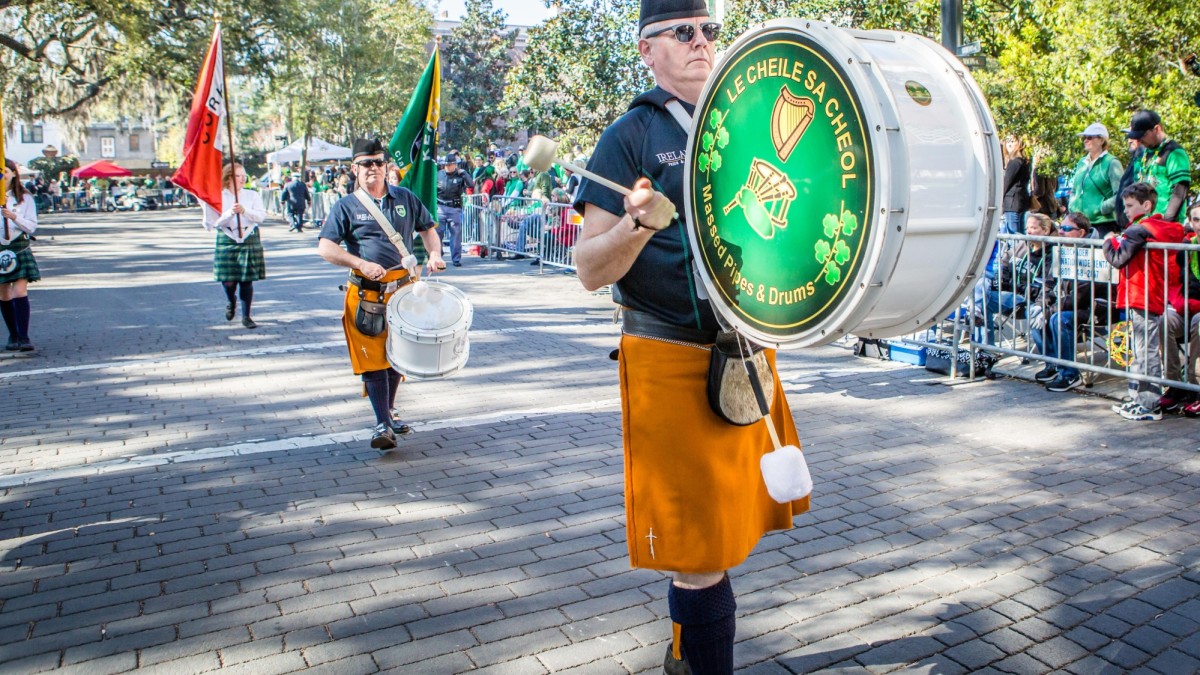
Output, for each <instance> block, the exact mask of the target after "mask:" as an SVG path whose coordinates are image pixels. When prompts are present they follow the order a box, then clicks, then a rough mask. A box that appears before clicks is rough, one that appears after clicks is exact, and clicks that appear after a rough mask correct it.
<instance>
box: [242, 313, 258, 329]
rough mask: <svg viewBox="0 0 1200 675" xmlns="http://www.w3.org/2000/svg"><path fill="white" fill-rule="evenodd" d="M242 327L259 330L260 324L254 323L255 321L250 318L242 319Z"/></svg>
mask: <svg viewBox="0 0 1200 675" xmlns="http://www.w3.org/2000/svg"><path fill="white" fill-rule="evenodd" d="M242 326H244V327H246V328H258V324H256V323H254V319H251V318H250V317H248V316H247V317H242Z"/></svg>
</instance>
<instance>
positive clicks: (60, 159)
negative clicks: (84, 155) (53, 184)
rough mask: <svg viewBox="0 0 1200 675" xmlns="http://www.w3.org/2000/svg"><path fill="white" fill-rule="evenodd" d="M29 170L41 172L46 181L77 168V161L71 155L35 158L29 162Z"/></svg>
mask: <svg viewBox="0 0 1200 675" xmlns="http://www.w3.org/2000/svg"><path fill="white" fill-rule="evenodd" d="M29 168H31V169H34V170H36V171H41V172H42V175H43V176H45V177H46V179H47V180H49V179H51V178H58V177H59V175H61V174H63V173H66V172H68V171H70V170H71V169H78V168H79V159H78V158H77V157H74V156H72V155H58V156H56V157H45V156H42V157H35V158H34V159H31V160H29Z"/></svg>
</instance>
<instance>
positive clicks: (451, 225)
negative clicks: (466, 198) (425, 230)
mask: <svg viewBox="0 0 1200 675" xmlns="http://www.w3.org/2000/svg"><path fill="white" fill-rule="evenodd" d="M437 210H438V222H440V223H441V224H442V228H443V229H444V230H445V231H446V232H447V233H449V235H450V237H449V244H450V262H453V263H458V262H462V209H461V208H458V207H454V206H442V205H441V204H438V209H437Z"/></svg>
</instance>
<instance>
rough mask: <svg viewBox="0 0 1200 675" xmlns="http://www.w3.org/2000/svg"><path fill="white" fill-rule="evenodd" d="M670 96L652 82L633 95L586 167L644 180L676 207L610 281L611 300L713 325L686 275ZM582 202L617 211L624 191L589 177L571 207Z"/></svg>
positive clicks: (679, 134)
mask: <svg viewBox="0 0 1200 675" xmlns="http://www.w3.org/2000/svg"><path fill="white" fill-rule="evenodd" d="M672 98H674V96H672V95H671V94H669V93H667V91H666V90H664V89H662V88H660V87H655V88H654V89H651V90H650V91H648V92H646V93H644V94H642V95H641V96H638V97H637V98H636V99H634V100H633V103H631V104H630V105H629V112H627V113H625V114H624V115H623V116H621V118H620V119H618V120H617V121H616V122H614V123H613V124H612V126H610V127H608V129H606V130H605V131H604V134H603V135H602V136H601V137H600V143H599V144H598V145H597V146H596V152H595V153H593V155H592V158H591V160H590V161H589V162H588V168H589V169H591V170H592V171H594V172H595V173H597V174H599V175H601V176H604V177H605V178H608V179H610V180H612V181H613V182H615V183H617V184H618V185H626V186H632V185H633V184H634V182H635V181H636V180H637V179H638V178H641V177H643V176H644V177H646V178H649V179H650V181H651V183H652V184H653V185H654V188H655V189H656V190H658V191H659V192H662V193H663V194H664V195H666V196H667V197H668V198H669V199H670V200H671V202H672V203H674V204H675V210H676V212H678V213H679V217H678V218H677V219H676V220H675V221H674V222H673V223H671V225H670V226H669V227H667V228H666V229H665V230H662V231H661V232H656V233H654V236H652V237H650V241H648V242H647V243H646V246H645V248H643V249H642V252H641V253H640V254H638V257H637V260H635V261H634V263H633V266H632V267H630V268H629V271H628V272H627V273H626V274H625V276H624V277H622V278H621V280H620V281H618V282H617V283H616V284H615V286H614V288H613V300H614V301H615V302H616V303H618V304H621V305H625V306H627V307H632V308H634V309H639V310H642V311H645V312H649V313H651V314H654V315H655V316H657V317H658V318H660V319H662V320H664V321H668V322H670V323H673V324H676V325H679V326H687V327H690V328H699V329H704V330H715V329H717V328H718V324H717V318H716V315H715V314H714V313H713V310H712V307H711V306H710V305H709V304H708V300H703V299H701V298H700V297H699V296H698V295H697V288H696V285H697V284H698V283H699V282H698V281H697V280H696V278H695V277H694V276H693V275H692V264H691V259H692V249H691V246H690V245H689V244H688V239H687V237H688V232H687V228H685V227H684V225H683V218H684V207H683V205H684V198H683V177H684V171H685V170H686V167H685V164H686V162H685V159H684V154H685V152H686V150H687V140H688V139H687V132H685V131H684V130H683V128H682V127H680V126H679V123H678V122H676V121H675V118H674V117H672V116H671V113H670V112H668V111H667V109H666V107H665V106H666V103H667V101H669V100H671V99H672ZM680 103H683V107H684V109H686V110H687V111H688V112H689V113H694V112H695V107H694V106H692V105H690V104H688V103H685V102H683V101H680ZM584 204H587V205H588V208H597V207H598V208H601V209H604V210H605V211H608V212H609V213H612V214H614V215H618V216H620V215H624V213H625V201H624V198H623V197H622V195H620V194H617V193H616V192H613V191H612V190H610V189H608V188H606V187H604V186H602V185H600V184H598V183H595V182H593V181H591V180H588V179H587V178H584V179H583V180H582V181H581V182H580V186H579V191H578V192H577V193H576V196H575V208H576V209H577V210H581V209H582V208H583V205H584Z"/></svg>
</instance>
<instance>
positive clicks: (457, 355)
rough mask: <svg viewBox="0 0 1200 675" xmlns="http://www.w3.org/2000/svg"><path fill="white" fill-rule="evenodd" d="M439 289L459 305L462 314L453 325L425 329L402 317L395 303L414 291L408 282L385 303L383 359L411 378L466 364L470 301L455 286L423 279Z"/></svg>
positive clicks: (429, 376)
mask: <svg viewBox="0 0 1200 675" xmlns="http://www.w3.org/2000/svg"><path fill="white" fill-rule="evenodd" d="M426 283H429V284H431V285H434V286H435V287H436V288H437V289H438V290H439V291H441V292H442V293H445V294H448V295H450V296H451V297H453V298H455V299H456V300H457V301H458V302H459V303H460V304H461V305H462V308H463V312H462V316H461V317H460V318H459V319H458V320H457V321H456V322H454V324H453V325H451V326H449V327H448V328H445V329H441V330H427V329H422V328H420V327H418V326H415V325H413V324H412V323H410V322H408V321H406V320H405V318H404V317H403V316H402V315H401V313H400V310H399V306H400V303H401V301H402V300H403V299H404V298H405V297H406V296H407V295H408V294H410V293H412V292H413V291H414V288H415V285H414V284H408V285H407V286H404V287H403V288H400V289H399V290H397V291H396V292H395V293H393V294H392V297H391V299H390V300H388V307H387V324H388V336H387V359H388V363H390V364H391V366H392V367H393V368H395V369H396V370H397V371H399V372H400V373H402V374H404V375H405V376H406V377H410V378H412V379H415V380H423V379H433V378H439V377H449V376H450V375H453V374H454V373H456V372H458V371H459V370H461V369H462V367H463V366H465V365H466V364H467V359H468V358H469V357H470V355H471V343H470V339H469V337H468V331H469V330H470V328H471V321H472V320H473V318H474V313H475V310H474V307H472V305H471V301H470V300H469V299H468V298H467V296H466V294H464V293H463V292H462V291H460V290H459V289H457V288H455V287H453V286H450V285H448V284H443V283H440V282H426Z"/></svg>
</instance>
